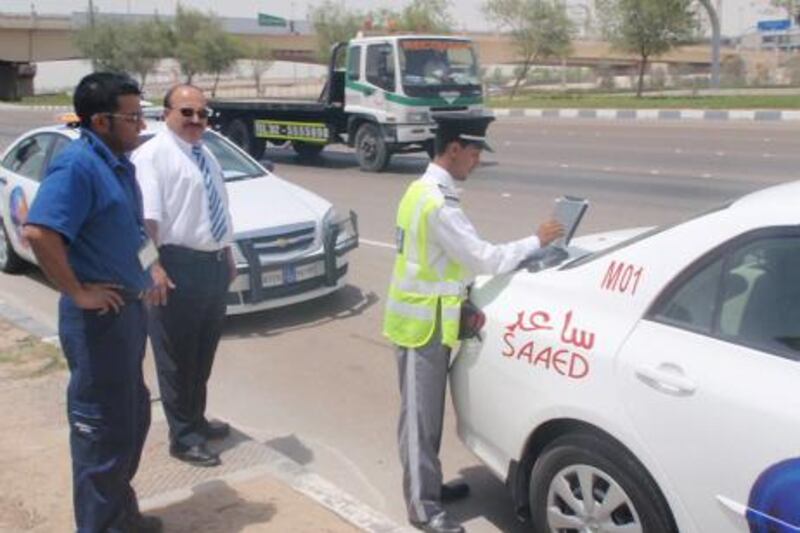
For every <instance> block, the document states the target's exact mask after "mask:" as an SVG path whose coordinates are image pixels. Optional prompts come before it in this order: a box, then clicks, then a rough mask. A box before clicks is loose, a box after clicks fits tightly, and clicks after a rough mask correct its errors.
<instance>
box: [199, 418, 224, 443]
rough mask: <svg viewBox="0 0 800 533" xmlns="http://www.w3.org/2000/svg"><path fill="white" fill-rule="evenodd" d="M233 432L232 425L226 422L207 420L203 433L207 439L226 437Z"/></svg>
mask: <svg viewBox="0 0 800 533" xmlns="http://www.w3.org/2000/svg"><path fill="white" fill-rule="evenodd" d="M230 432H231V427H230V426H229V425H228V424H227V423H225V422H217V421H211V422H206V425H205V427H203V430H202V433H203V435H204V436H205V438H207V439H224V438H225V437H227V436H228V435H229V434H230Z"/></svg>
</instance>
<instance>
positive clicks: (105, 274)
mask: <svg viewBox="0 0 800 533" xmlns="http://www.w3.org/2000/svg"><path fill="white" fill-rule="evenodd" d="M135 172H136V170H135V167H134V166H133V164H132V163H131V162H130V161H129V160H128V158H127V157H125V156H117V155H115V154H114V153H113V152H112V151H111V150H110V149H109V148H108V146H106V144H105V143H104V142H103V141H102V140H100V138H99V137H97V136H96V135H95V134H93V133H92V132H90V131H88V130H86V129H83V130H81V137H80V139H78V140H76V141H73V142H72V143H70V144H69V145H68V146H67V147H66V148H65V149H64V150H63V151H62V152H61V153H60V154H58V155H57V156H56V158H55V159H54V160H53V162H52V164H51V165H50V167H49V168H48V169H47V175H46V176H45V178H44V180H43V181H42V184H41V186H40V187H39V190H38V192H37V193H36V198H35V199H34V201H33V205H32V206H31V209H30V212H29V213H28V219H27V221H26V223H27V224H33V225H37V226H43V227H46V228H48V229H51V230H53V231H56V232H58V233H60V234H61V235H62V236H63V237H64V239H65V240H66V241H67V242H66V244H67V247H68V248H67V253H68V258H69V264H70V266H71V267H72V269H73V271H74V272H75V275H76V277H77V278H78V280H79V281H80V282H82V283H92V282H95V283H97V282H105V283H117V284H120V285H122V286H123V287H124V288H125V289H127V290H131V291H141V290H142V289H145V288H147V287H148V286H149V285H150V276H149V275H148V274H147V273H146V272H145V271H144V270H142V266H141V263H140V262H139V255H138V254H139V250H140V248H141V247H142V245H143V244H144V242H145V240H146V234H145V230H144V217H143V214H142V194H141V191H140V190H139V185H138V183H137V182H136V176H135Z"/></svg>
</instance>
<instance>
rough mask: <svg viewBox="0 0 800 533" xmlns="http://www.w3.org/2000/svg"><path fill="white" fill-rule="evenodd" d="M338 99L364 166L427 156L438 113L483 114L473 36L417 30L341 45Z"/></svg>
mask: <svg viewBox="0 0 800 533" xmlns="http://www.w3.org/2000/svg"><path fill="white" fill-rule="evenodd" d="M337 52H338V50H337ZM334 55H335V54H334ZM334 60H335V58H334ZM332 79H333V78H332ZM343 104H344V110H345V112H346V113H347V115H348V144H350V145H351V146H353V147H355V149H356V155H357V156H358V158H359V164H360V165H361V167H362V168H365V169H368V170H380V169H382V168H383V167H384V166H385V165H386V163H387V162H388V158H389V156H390V155H391V154H392V153H407V152H414V151H421V150H425V151H427V152H428V154H430V155H431V156H432V155H433V134H434V128H435V122H434V120H433V116H434V115H435V114H436V113H437V112H454V111H455V112H463V113H469V114H477V115H481V114H483V113H484V108H483V94H482V89H481V82H480V76H479V69H478V59H477V55H476V53H475V50H474V48H473V45H472V41H470V40H469V39H466V38H459V37H443V36H419V35H405V36H395V35H392V36H380V37H360V38H356V39H352V40H351V41H350V42H349V43H347V45H346V62H345V72H344V102H343Z"/></svg>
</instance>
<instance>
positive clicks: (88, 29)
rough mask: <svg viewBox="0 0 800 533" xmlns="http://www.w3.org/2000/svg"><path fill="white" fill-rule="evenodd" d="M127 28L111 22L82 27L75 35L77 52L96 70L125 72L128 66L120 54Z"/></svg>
mask: <svg viewBox="0 0 800 533" xmlns="http://www.w3.org/2000/svg"><path fill="white" fill-rule="evenodd" d="M125 34H127V27H126V26H124V25H120V24H117V23H111V22H96V23H95V24H91V25H88V26H84V27H83V28H81V29H80V30H78V32H77V33H76V35H75V45H76V46H77V47H78V50H80V52H81V53H82V54H83V55H84V56H86V58H88V59H89V60H91V62H92V67H93V68H94V69H96V70H109V71H112V72H126V71H127V70H128V64H127V63H126V59H125V54H123V52H122V48H123V43H124V42H125V41H126V40H127V39H126V36H125Z"/></svg>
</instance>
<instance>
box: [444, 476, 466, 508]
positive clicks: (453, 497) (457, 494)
mask: <svg viewBox="0 0 800 533" xmlns="http://www.w3.org/2000/svg"><path fill="white" fill-rule="evenodd" d="M467 496H469V485H467V484H466V483H464V482H463V481H451V482H450V483H445V484H444V485H442V493H441V499H442V503H449V502H454V501H457V500H462V499H464V498H466V497H467Z"/></svg>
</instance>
